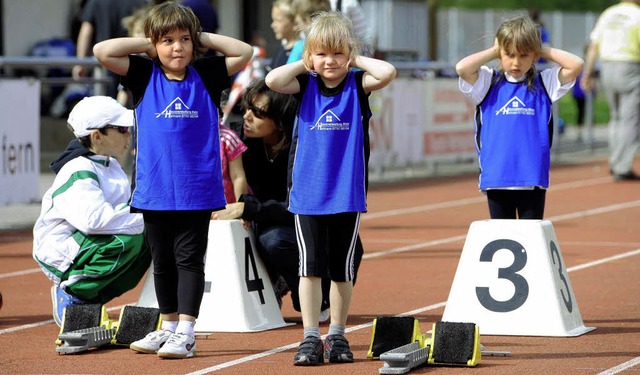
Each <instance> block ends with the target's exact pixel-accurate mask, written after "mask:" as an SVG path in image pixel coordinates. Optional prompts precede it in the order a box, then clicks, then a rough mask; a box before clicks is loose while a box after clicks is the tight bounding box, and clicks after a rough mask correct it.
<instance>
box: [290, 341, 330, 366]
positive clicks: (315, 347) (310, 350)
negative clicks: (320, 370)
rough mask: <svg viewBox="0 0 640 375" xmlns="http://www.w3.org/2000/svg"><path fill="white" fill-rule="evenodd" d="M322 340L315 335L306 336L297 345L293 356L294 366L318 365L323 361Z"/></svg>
mask: <svg viewBox="0 0 640 375" xmlns="http://www.w3.org/2000/svg"><path fill="white" fill-rule="evenodd" d="M323 355H324V349H323V347H322V340H320V339H319V338H317V337H307V338H305V339H304V340H302V342H301V343H300V346H298V352H297V353H296V355H295V356H294V357H293V364H294V365H295V366H318V365H321V364H322V363H323V362H324V357H323Z"/></svg>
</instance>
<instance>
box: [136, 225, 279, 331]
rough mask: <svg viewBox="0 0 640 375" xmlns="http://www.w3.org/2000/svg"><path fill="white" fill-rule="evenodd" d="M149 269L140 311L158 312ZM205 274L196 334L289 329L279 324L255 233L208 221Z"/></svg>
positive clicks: (140, 300) (139, 304)
mask: <svg viewBox="0 0 640 375" xmlns="http://www.w3.org/2000/svg"><path fill="white" fill-rule="evenodd" d="M152 267H153V266H152ZM152 269H153V268H150V271H149V272H147V276H146V279H145V281H144V285H143V287H142V292H141V294H140V297H139V299H138V304H137V305H138V306H145V307H158V302H157V300H156V297H155V289H154V284H153V271H152ZM204 273H205V290H204V295H203V298H202V303H201V305H200V316H199V317H198V319H197V320H196V325H195V331H196V332H258V331H265V330H269V329H275V328H280V327H284V326H287V325H290V324H289V323H285V321H284V320H283V318H282V314H281V312H280V306H279V305H278V302H277V300H276V296H275V293H274V291H273V287H272V286H271V280H270V279H269V274H268V273H267V271H266V268H265V266H264V263H263V262H262V260H261V259H260V257H259V255H258V253H257V251H256V247H255V239H254V238H253V233H252V232H251V231H247V230H245V229H244V227H243V226H242V223H241V222H240V220H211V222H210V223H209V243H208V246H207V255H206V258H205V266H204Z"/></svg>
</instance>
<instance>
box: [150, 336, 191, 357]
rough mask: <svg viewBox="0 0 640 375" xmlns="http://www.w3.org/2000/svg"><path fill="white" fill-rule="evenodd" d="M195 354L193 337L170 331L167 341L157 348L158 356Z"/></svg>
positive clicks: (187, 355)
mask: <svg viewBox="0 0 640 375" xmlns="http://www.w3.org/2000/svg"><path fill="white" fill-rule="evenodd" d="M195 354H196V339H195V337H192V336H189V335H185V334H181V333H172V334H171V336H169V339H168V340H167V342H165V343H164V345H162V348H160V349H159V350H158V357H160V358H190V357H193V356H194V355H195Z"/></svg>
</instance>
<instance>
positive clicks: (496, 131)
mask: <svg viewBox="0 0 640 375" xmlns="http://www.w3.org/2000/svg"><path fill="white" fill-rule="evenodd" d="M495 78H496V77H495V76H494V81H495V82H494V83H492V87H491V88H490V90H489V92H488V93H487V96H486V97H485V98H484V100H483V101H482V102H481V103H480V104H479V105H478V107H477V110H476V124H475V125H476V128H475V135H476V149H477V152H478V158H479V163H480V181H479V187H480V190H485V189H489V188H504V187H532V186H540V187H543V188H547V187H549V170H550V164H551V154H550V150H551V135H552V132H551V129H552V124H553V122H552V111H551V100H550V99H549V96H548V94H547V91H546V90H545V88H544V85H543V84H542V79H541V78H540V74H537V75H536V76H535V79H534V83H533V88H532V89H529V88H528V87H527V82H526V81H525V82H519V83H513V82H508V81H507V80H506V79H505V78H504V77H500V79H498V80H497V81H496V80H495Z"/></svg>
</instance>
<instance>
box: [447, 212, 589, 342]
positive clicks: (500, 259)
mask: <svg viewBox="0 0 640 375" xmlns="http://www.w3.org/2000/svg"><path fill="white" fill-rule="evenodd" d="M442 320H445V321H450V322H473V323H476V324H478V325H479V326H481V327H482V333H483V334H485V335H520V336H579V335H581V334H584V333H586V332H589V331H591V330H593V329H595V328H594V327H585V326H584V324H583V322H582V317H581V315H580V309H579V308H578V303H577V300H576V297H575V294H574V292H573V288H572V287H571V281H570V280H569V275H568V274H567V269H566V266H565V263H564V261H563V259H562V253H561V251H560V245H559V244H558V239H557V238H556V235H555V232H554V229H553V225H552V224H551V222H550V221H547V220H481V221H475V222H473V223H471V226H470V228H469V232H468V234H467V239H466V241H465V244H464V248H463V250H462V254H461V255H460V261H459V263H458V268H457V270H456V274H455V277H454V280H453V284H452V286H451V290H450V292H449V298H448V300H447V305H446V307H445V310H444V314H443V316H442Z"/></svg>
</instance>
